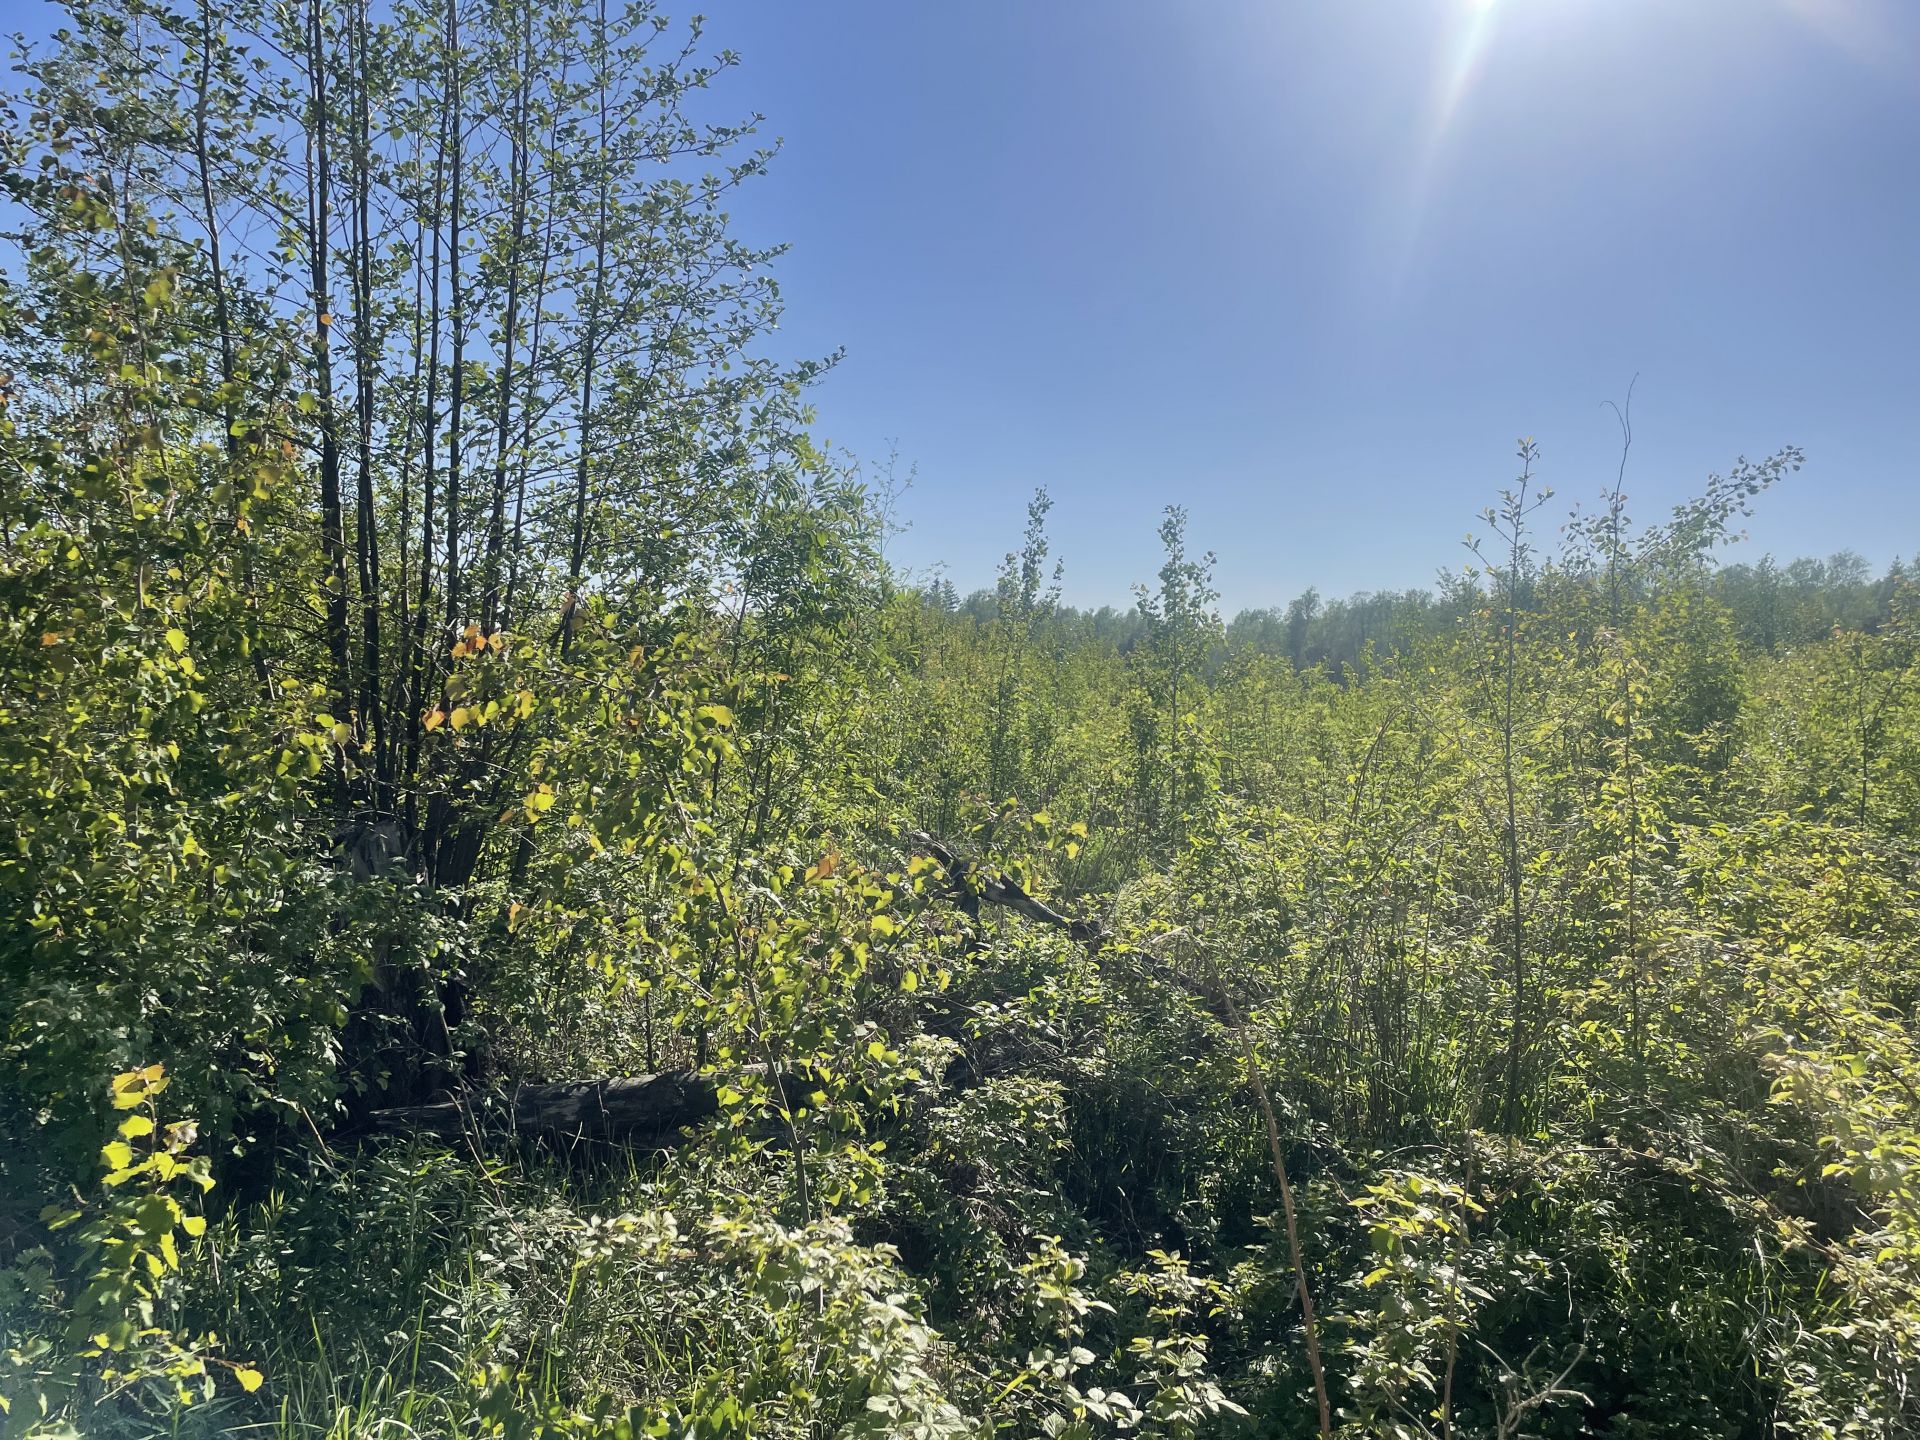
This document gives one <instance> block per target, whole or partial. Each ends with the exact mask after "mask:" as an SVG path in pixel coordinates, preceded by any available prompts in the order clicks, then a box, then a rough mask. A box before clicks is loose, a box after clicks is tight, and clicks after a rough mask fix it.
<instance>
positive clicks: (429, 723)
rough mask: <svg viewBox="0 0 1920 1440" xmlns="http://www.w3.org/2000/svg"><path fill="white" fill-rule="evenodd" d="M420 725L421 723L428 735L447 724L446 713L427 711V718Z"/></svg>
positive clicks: (442, 711)
mask: <svg viewBox="0 0 1920 1440" xmlns="http://www.w3.org/2000/svg"><path fill="white" fill-rule="evenodd" d="M421 723H423V724H424V725H425V726H426V727H427V730H428V731H429V733H431V732H432V731H435V730H438V729H439V728H440V727H441V726H442V725H444V724H446V723H447V712H446V711H444V710H429V711H428V712H427V718H426V719H425V720H424V721H423V722H421Z"/></svg>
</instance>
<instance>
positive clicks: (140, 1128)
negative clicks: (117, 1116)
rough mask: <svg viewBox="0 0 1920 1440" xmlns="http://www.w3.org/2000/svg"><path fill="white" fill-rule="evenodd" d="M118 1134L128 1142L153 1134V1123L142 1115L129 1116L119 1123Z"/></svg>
mask: <svg viewBox="0 0 1920 1440" xmlns="http://www.w3.org/2000/svg"><path fill="white" fill-rule="evenodd" d="M120 1133H121V1135H123V1136H124V1137H126V1138H127V1139H129V1140H134V1139H137V1138H139V1137H140V1136H142V1135H151V1134H153V1121H151V1120H149V1119H148V1118H147V1117H146V1116H144V1115H129V1116H128V1117H127V1118H126V1119H124V1120H122V1121H121V1122H120Z"/></svg>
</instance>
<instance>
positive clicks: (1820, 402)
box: [709, 0, 1920, 610]
mask: <svg viewBox="0 0 1920 1440" xmlns="http://www.w3.org/2000/svg"><path fill="white" fill-rule="evenodd" d="M710 10H711V13H710V21H709V23H710V27H711V34H712V36H713V38H714V39H715V41H716V42H718V43H723V44H728V45H732V46H733V47H735V48H737V49H738V50H740V51H741V52H742V56H743V59H744V62H745V64H744V73H742V74H738V75H736V76H734V77H732V78H731V79H730V81H729V82H728V87H729V88H728V91H727V93H728V94H729V95H730V96H731V97H736V98H737V99H738V100H739V101H740V103H741V104H743V105H747V106H750V107H752V108H757V109H759V110H762V111H764V112H765V113H766V115H767V117H768V120H767V126H766V130H767V133H768V134H770V135H776V136H779V137H782V138H783V139H784V141H785V145H786V149H785V153H784V154H783V156H782V157H781V159H780V160H779V162H778V163H777V167H776V173H775V175H774V176H773V177H771V178H769V179H768V180H766V181H763V182H761V183H760V184H759V185H758V186H757V187H755V190H754V193H753V194H751V195H750V196H748V197H746V198H744V199H743V200H742V202H741V203H740V205H739V206H738V207H736V215H737V217H738V218H739V220H740V221H741V223H742V224H743V225H744V226H745V227H746V229H747V232H748V233H749V234H750V235H752V236H753V237H754V238H761V239H766V238H781V239H785V240H789V241H791V242H792V244H793V247H794V248H793V252H792V254H791V255H789V256H788V257H786V259H785V260H784V261H783V262H782V265H781V270H780V273H781V275H782V276H783V278H784V284H785V290H786V295H787V300H788V313H787V321H786V325H785V327H784V332H783V335H782V337H781V343H782V345H783V346H792V347H794V348H795V349H796V350H807V351H822V350H828V349H831V348H833V347H835V346H839V345H844V346H845V347H846V349H847V357H846V360H845V362H844V364H843V366H842V367H841V368H840V369H839V370H838V371H837V372H836V373H835V374H834V375H833V376H832V377H831V378H829V379H828V380H827V381H826V382H825V383H824V384H823V386H822V387H821V389H820V390H819V392H818V394H817V402H818V405H819V410H820V417H821V431H822V433H823V434H825V435H826V436H828V437H830V438H831V439H833V440H834V441H835V442H837V443H839V444H841V445H844V446H847V447H849V448H851V449H853V450H854V451H856V452H858V453H860V454H861V455H864V456H867V457H875V458H877V457H879V456H881V455H883V454H884V453H885V451H886V450H887V448H888V444H889V442H897V444H898V447H899V454H900V457H901V460H902V461H903V463H911V464H914V465H917V467H918V472H919V475H918V480H917V482H916V484H915V486H914V488H913V489H912V490H911V491H910V492H909V494H908V495H907V496H906V498H905V501H904V505H903V509H902V517H903V518H904V519H905V520H907V521H908V522H910V523H911V529H910V530H909V531H908V532H907V533H906V534H905V535H903V536H901V537H900V538H899V539H897V540H896V541H895V542H894V543H893V547H892V552H891V553H892V556H893V558H894V559H895V560H896V561H897V562H899V563H902V564H906V565H909V566H913V567H927V566H930V565H933V564H935V563H940V562H944V563H945V564H946V566H947V567H948V573H949V574H950V575H951V577H952V578H953V580H954V581H955V583H956V584H958V585H959V586H960V587H961V588H962V589H963V590H964V589H968V588H971V587H973V586H975V585H981V584H987V583H990V581H991V579H992V575H993V568H994V565H995V563H996V561H997V560H998V558H999V556H1000V555H1001V554H1002V553H1003V552H1004V551H1006V550H1007V549H1009V548H1011V547H1012V546H1013V545H1014V544H1015V543H1016V542H1017V538H1018V534H1019V531H1020V528H1021V525H1022V520H1023V508H1024V504H1025V500H1026V497H1027V495H1028V494H1029V493H1030V491H1031V490H1032V488H1033V487H1034V486H1035V485H1039V484H1044V485H1046V486H1047V487H1048V488H1049V489H1050V490H1051V491H1052V492H1053V495H1054V496H1055V499H1056V508H1055V511H1054V516H1053V531H1054V537H1055V547H1056V551H1057V552H1058V553H1060V554H1062V555H1063V556H1064V557H1065V559H1066V562H1067V578H1068V585H1067V593H1068V598H1069V599H1070V600H1073V601H1075V602H1077V603H1082V604H1099V603H1102V602H1110V603H1114V604H1122V605H1124V604H1126V603H1127V601H1128V587H1129V585H1130V584H1131V583H1132V582H1134V581H1136V580H1142V579H1146V578H1149V577H1150V576H1151V574H1152V572H1153V571H1154V569H1155V568H1156V566H1157V552H1156V542H1155V539H1154V533H1153V532H1154V526H1155V524H1156V522H1157V518H1158V515H1159V512H1160V509H1161V507H1162V506H1164V505H1166V504H1168V503H1180V504H1184V505H1186V506H1187V507H1188V508H1189V509H1190V510H1191V512H1192V534H1193V540H1194V543H1195V545H1196V546H1197V547H1204V548H1211V549H1213V550H1215V551H1216V552H1218V556H1219V567H1218V579H1219V584H1220V589H1221V590H1222V592H1223V600H1224V604H1225V607H1226V608H1227V609H1229V610H1232V609H1236V608H1239V607H1241V606H1251V605H1266V604H1281V603H1284V602H1285V601H1286V600H1287V599H1288V598H1290V597H1291V596H1292V595H1294V594H1296V593H1298V592H1299V591H1300V590H1301V589H1303V588H1304V587H1305V586H1307V585H1315V586H1318V587H1319V588H1320V589H1321V591H1322V592H1324V593H1346V592H1349V591H1353V590H1357V589H1363V588H1381V587H1395V588H1398V587H1402V586H1407V585H1420V584H1426V583H1429V582H1430V581H1431V579H1432V576H1433V574H1434V571H1435V570H1436V569H1437V568H1438V567H1440V566H1443V565H1444V566H1453V565H1456V564H1458V563H1459V562H1460V560H1461V559H1462V558H1463V553H1462V552H1461V550H1460V548H1459V541H1460V538H1461V536H1462V535H1463V534H1464V533H1465V532H1466V531H1467V530H1468V529H1470V528H1472V527H1473V525H1474V518H1473V517H1474V515H1475V514H1476V512H1477V511H1478V510H1479V509H1480V508H1481V507H1482V506H1483V505H1485V504H1486V503H1487V502H1488V501H1489V500H1490V499H1491V498H1492V497H1493V494H1494V492H1495V491H1496V490H1497V489H1498V488H1499V487H1500V486H1501V485H1502V484H1504V483H1505V482H1506V481H1507V480H1508V479H1509V477H1510V476H1511V474H1512V472H1513V469H1514V465H1513V461H1512V449H1513V441H1514V439H1515V437H1516V436H1518V435H1521V434H1531V435H1533V436H1534V437H1535V438H1536V439H1537V440H1538V441H1539V442H1540V444H1541V447H1542V450H1543V454H1544V466H1543V473H1544V476H1545V479H1546V480H1547V482H1548V483H1550V484H1552V485H1553V486H1554V488H1555V490H1556V491H1557V492H1558V497H1559V498H1558V499H1557V500H1556V501H1555V502H1554V503H1553V505H1552V507H1551V512H1550V513H1552V514H1553V515H1554V516H1555V517H1556V518H1558V516H1559V514H1560V512H1562V511H1563V510H1564V509H1565V508H1566V507H1565V505H1563V504H1562V503H1561V502H1562V501H1565V502H1569V503H1570V502H1571V501H1572V500H1573V499H1575V498H1580V499H1589V500H1590V499H1591V498H1592V497H1593V496H1594V495H1595V494H1597V493H1598V492H1599V491H1600V490H1601V489H1602V488H1603V487H1604V486H1605V485H1606V484H1607V483H1609V481H1610V479H1611V476H1612V472H1613V466H1614V463H1615V460H1616V458H1617V445H1618V435H1617V430H1616V428H1615V422H1614V420H1613V418H1612V416H1611V414H1610V413H1609V412H1607V411H1606V410H1605V409H1603V407H1602V402H1603V401H1605V400H1607V399H1610V398H1612V399H1618V398H1620V397H1622V396H1623V395H1624V394H1625V392H1626V389H1627V386H1628V383H1629V381H1630V380H1631V379H1632V378H1633V377H1634V375H1635V374H1638V376H1639V385H1638V390H1637V392H1636V398H1635V401H1634V417H1635V422H1636V423H1635V428H1636V440H1635V447H1634V452H1633V457H1632V464H1631V468H1630V471H1629V481H1628V487H1627V488H1628V490H1629V492H1630V493H1631V494H1632V495H1633V496H1634V498H1635V501H1636V504H1635V506H1634V509H1635V511H1636V514H1638V515H1639V516H1641V517H1642V518H1645V517H1648V516H1651V515H1653V514H1655V513H1657V512H1658V511H1661V510H1663V509H1664V508H1665V507H1666V506H1667V505H1670V504H1671V503H1673V501H1674V500H1676V499H1678V498H1680V497H1681V496H1683V495H1685V494H1688V493H1690V492H1691V491H1692V490H1693V489H1694V488H1695V487H1696V486H1697V485H1698V484H1699V482H1700V481H1701V480H1702V479H1703V478H1704V477H1705V475H1706V474H1707V473H1708V472H1710V471H1712V470H1716V469H1724V468H1726V466H1727V465H1728V464H1730V463H1731V462H1732V461H1733V460H1734V459H1735V457H1737V456H1739V455H1741V454H1743V453H1744V454H1747V455H1750V456H1754V457H1756V458H1757V457H1759V456H1761V455H1763V454H1766V453H1768V452H1770V451H1772V450H1774V449H1776V448H1778V447H1779V446H1781V445H1784V444H1789V443H1791V444H1797V445H1800V446H1802V447H1803V448H1804V449H1805V450H1806V452H1807V455H1808V465H1807V468H1806V469H1805V470H1804V471H1802V472H1801V474H1800V475H1798V476H1796V477H1794V479H1793V480H1792V481H1791V482H1790V488H1787V489H1785V490H1782V491H1779V492H1776V493H1775V494H1773V495H1771V496H1769V497H1767V498H1766V499H1764V500H1763V502H1762V508H1761V510H1760V512H1759V513H1758V515H1757V516H1756V517H1755V519H1754V521H1753V522H1752V524H1751V533H1752V537H1753V540H1752V544H1751V547H1750V558H1757V557H1758V555H1759V554H1760V553H1761V552H1763V551H1765V550H1771V551H1773V552H1775V553H1777V554H1779V555H1781V556H1783V557H1784V556H1790V555H1797V554H1807V553H1813V554H1824V553H1826V552H1829V551H1831V550H1835V549H1838V548H1841V547H1852V548H1854V549H1857V550H1859V551H1860V552H1861V553H1863V554H1865V555H1866V556H1867V557H1868V558H1869V559H1871V560H1873V561H1874V562H1875V563H1876V564H1879V563H1883V562H1885V561H1886V560H1888V559H1890V558H1892V557H1893V556H1894V555H1895V554H1901V555H1908V556H1911V555H1912V554H1913V553H1914V552H1915V551H1916V550H1920V3H1917V0H1493V3H1491V4H1486V3H1481V0H1175V3H1165V0H1160V3H1154V4H1147V3H1139V0H969V3H952V0H949V3H944V4H934V3H924V4H923V3H899V0H857V3H856V0H823V3H808V4H800V3H794V0H715V3H713V4H712V5H711V7H710Z"/></svg>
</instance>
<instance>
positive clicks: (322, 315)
mask: <svg viewBox="0 0 1920 1440" xmlns="http://www.w3.org/2000/svg"><path fill="white" fill-rule="evenodd" d="M325 38H326V32H325V29H324V26H323V24H322V19H321V4H320V0H309V3H308V8H307V57H306V60H307V88H308V99H309V102H310V104H311V107H312V108H311V112H310V114H309V117H308V124H307V249H308V260H309V265H310V272H309V286H310V291H311V301H312V305H313V368H314V384H315V386H316V388H317V390H318V395H317V397H316V398H317V400H318V417H319V424H320V545H321V552H322V556H323V559H324V562H325V570H326V578H325V588H326V592H327V594H326V616H325V620H326V644H327V654H328V657H329V658H330V659H331V661H332V662H333V672H334V684H333V688H334V694H335V701H336V709H337V713H338V714H339V715H340V716H343V717H344V716H346V715H348V714H350V713H351V711H352V708H353V673H352V671H353V661H352V654H351V641H350V640H349V638H348V636H349V625H348V619H347V610H348V600H347V587H348V583H349V582H348V577H347V546H346V523H345V517H344V515H343V514H342V509H341V491H340V440H339V435H338V424H339V418H338V416H337V415H336V413H335V411H334V404H333V354H332V344H331V331H332V328H333V303H332V301H331V299H330V298H329V295H328V284H327V269H328V259H329V255H328V248H329V244H330V238H331V234H332V223H333V221H332V213H331V195H330V191H329V176H328V166H329V160H328V153H327V129H328V125H329V123H330V116H329V114H328V102H327V75H326V59H325V55H324V42H325ZM335 760H336V770H337V780H336V798H337V799H338V800H339V801H340V802H341V803H343V804H344V803H345V801H346V799H347V766H348V764H349V763H350V762H349V760H348V759H347V754H346V747H345V746H344V745H342V746H338V747H336V752H335Z"/></svg>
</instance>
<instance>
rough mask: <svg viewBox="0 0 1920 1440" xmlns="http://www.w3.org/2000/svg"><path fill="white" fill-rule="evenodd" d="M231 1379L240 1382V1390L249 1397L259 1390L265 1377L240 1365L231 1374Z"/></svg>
mask: <svg viewBox="0 0 1920 1440" xmlns="http://www.w3.org/2000/svg"><path fill="white" fill-rule="evenodd" d="M233 1378H234V1379H236V1380H238V1381H239V1382H240V1388H241V1389H242V1390H244V1391H246V1392H247V1393H248V1394H249V1395H251V1394H252V1393H253V1392H254V1391H256V1390H258V1389H259V1388H260V1386H261V1384H262V1383H263V1382H264V1381H265V1380H266V1378H267V1377H266V1376H264V1375H262V1374H261V1373H260V1372H259V1371H258V1370H255V1369H252V1368H251V1367H249V1366H246V1365H242V1366H240V1367H239V1368H238V1369H236V1370H235V1371H234V1372H233Z"/></svg>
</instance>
